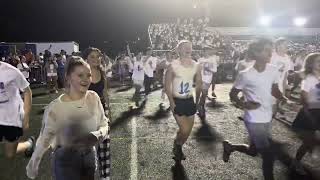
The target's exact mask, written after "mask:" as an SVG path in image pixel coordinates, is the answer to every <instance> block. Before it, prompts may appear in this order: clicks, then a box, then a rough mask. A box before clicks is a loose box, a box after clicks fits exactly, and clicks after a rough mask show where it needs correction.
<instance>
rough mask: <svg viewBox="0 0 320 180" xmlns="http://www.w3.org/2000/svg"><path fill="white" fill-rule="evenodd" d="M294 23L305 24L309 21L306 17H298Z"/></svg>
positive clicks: (297, 24)
mask: <svg viewBox="0 0 320 180" xmlns="http://www.w3.org/2000/svg"><path fill="white" fill-rule="evenodd" d="M293 23H294V25H296V26H299V27H301V26H304V25H305V24H306V23H307V19H306V18H304V17H297V18H295V19H294V20H293Z"/></svg>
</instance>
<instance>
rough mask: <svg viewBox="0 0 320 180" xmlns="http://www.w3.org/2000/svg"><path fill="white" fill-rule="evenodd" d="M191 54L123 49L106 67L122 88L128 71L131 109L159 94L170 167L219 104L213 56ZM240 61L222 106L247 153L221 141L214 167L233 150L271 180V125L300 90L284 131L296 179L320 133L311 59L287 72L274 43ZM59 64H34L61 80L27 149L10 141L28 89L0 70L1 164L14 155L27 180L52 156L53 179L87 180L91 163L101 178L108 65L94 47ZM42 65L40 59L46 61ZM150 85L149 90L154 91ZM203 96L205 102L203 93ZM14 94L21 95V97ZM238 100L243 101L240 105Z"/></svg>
mask: <svg viewBox="0 0 320 180" xmlns="http://www.w3.org/2000/svg"><path fill="white" fill-rule="evenodd" d="M192 52H193V46H192V42H191V41H189V40H181V41H179V43H178V44H177V45H176V48H174V51H168V52H167V53H165V54H162V55H160V57H155V56H153V49H152V47H150V48H147V49H146V52H145V54H143V53H142V52H139V53H137V54H136V55H134V54H133V53H132V52H131V50H130V47H129V46H127V51H126V54H125V55H122V56H120V57H117V58H116V60H115V61H113V62H116V64H118V65H119V68H118V71H119V74H120V77H119V78H120V79H119V80H121V81H122V80H123V78H124V77H121V76H122V75H121V74H122V72H123V71H124V70H125V68H124V67H125V66H126V67H128V69H129V74H130V75H131V79H132V84H133V86H134V88H135V92H134V94H133V98H132V100H133V101H134V102H135V103H136V106H139V105H140V103H139V102H140V100H141V99H145V98H147V97H148V95H149V94H150V93H151V92H152V90H153V89H155V88H157V87H160V88H163V90H162V96H163V97H164V96H165V95H166V96H167V100H168V101H169V104H170V107H169V108H170V110H171V111H172V113H173V116H174V118H175V120H176V122H177V125H178V131H177V135H176V138H175V140H174V142H173V159H174V160H175V161H176V162H178V163H180V162H181V161H182V160H185V159H186V155H185V154H184V153H183V145H184V144H185V143H186V141H187V140H188V137H189V136H190V133H191V131H192V128H193V125H194V119H195V114H196V113H197V112H198V113H199V116H200V117H202V118H203V117H205V115H206V113H207V111H206V109H205V103H206V100H207V98H208V96H209V97H210V98H211V99H216V98H219V97H217V96H216V94H215V91H214V90H215V89H214V88H215V83H216V73H217V69H218V64H219V61H220V58H219V54H218V51H217V48H216V47H215V46H210V45H206V46H204V47H203V52H201V54H202V57H201V56H200V57H197V58H193V57H192V54H193V53H192ZM244 52H245V54H244V57H243V60H241V61H239V62H238V64H237V66H236V71H237V75H236V80H235V82H234V85H233V87H232V89H231V90H230V100H231V101H232V102H233V103H234V104H235V105H236V107H238V108H241V109H243V111H244V116H243V117H242V119H243V120H244V123H245V126H246V128H247V131H248V134H249V138H250V144H249V145H246V144H233V143H231V142H230V141H228V140H225V141H223V161H225V162H228V161H229V158H230V156H231V154H232V153H233V152H234V151H239V152H243V153H246V154H248V155H250V156H256V155H257V154H258V153H259V154H261V156H262V159H263V162H262V169H263V174H264V177H265V179H273V173H272V171H273V169H272V167H273V166H272V163H273V160H274V159H275V154H274V153H273V152H272V148H271V143H270V139H271V135H272V134H271V131H270V130H271V126H272V123H271V122H272V119H273V117H275V116H277V113H278V112H279V114H281V109H282V108H283V105H284V104H295V103H294V102H292V101H291V100H289V99H290V94H291V93H293V91H295V90H296V89H297V88H298V87H301V102H300V103H302V108H301V110H300V111H299V113H298V114H297V117H296V119H295V120H294V123H293V128H294V129H295V130H297V132H298V133H299V134H301V136H302V137H303V142H302V144H301V146H300V148H299V149H298V151H297V153H296V158H295V160H294V161H293V162H292V168H294V169H295V170H296V171H298V172H299V173H301V174H303V173H305V171H304V169H303V166H302V165H301V163H300V161H301V159H302V158H303V157H304V155H305V154H306V153H307V152H310V151H311V150H312V149H313V148H314V147H315V145H317V144H318V141H319V140H318V139H317V138H316V135H315V132H316V131H318V130H319V129H320V126H319V125H320V124H319V120H320V94H319V93H320V54H319V53H307V52H304V53H303V54H302V53H301V54H299V56H297V58H296V59H299V62H300V63H297V64H295V65H292V60H291V57H290V56H289V55H288V54H287V52H288V40H286V39H284V38H279V39H277V40H276V41H275V42H273V41H272V40H270V39H266V38H257V39H255V40H253V41H251V42H250V43H249V45H248V46H247V48H246V50H245V51H244ZM64 55H65V54H63V53H61V54H60V55H54V56H52V55H50V56H49V55H48V52H47V54H46V53H45V54H44V57H43V59H44V60H43V61H44V63H45V64H47V65H46V66H45V67H47V71H46V72H47V78H48V79H50V80H51V79H55V78H63V80H62V81H61V82H64V90H63V93H62V94H61V95H60V96H59V97H58V98H56V99H55V100H53V101H52V102H51V103H50V104H49V105H48V106H47V107H46V109H45V112H44V115H43V122H42V128H41V129H40V130H39V131H40V133H39V137H38V138H37V141H36V143H35V138H33V137H31V138H30V139H28V141H26V142H20V141H19V140H20V137H21V136H22V135H23V132H24V131H25V130H26V129H28V128H29V116H30V112H31V104H32V93H31V89H30V87H29V85H30V83H29V82H28V80H27V77H26V76H25V75H24V74H23V73H22V72H24V71H22V72H20V71H19V70H18V69H17V68H15V67H14V66H12V65H10V64H8V63H6V62H0V107H1V108H0V114H2V115H3V116H2V117H3V118H2V120H1V121H0V123H1V125H0V128H1V131H0V135H1V138H4V139H5V146H6V156H7V157H8V158H12V157H13V156H14V155H15V154H16V153H19V152H25V154H26V155H27V156H29V157H30V156H31V159H30V161H29V163H28V165H27V167H26V171H27V176H28V177H29V178H31V179H34V178H35V177H37V175H38V170H39V164H40V161H41V159H42V157H43V155H44V154H45V152H46V151H47V150H48V149H49V148H51V149H52V151H53V162H54V163H53V164H52V170H53V175H54V177H55V179H57V180H62V179H94V176H95V169H96V159H98V167H99V171H100V177H101V179H108V178H110V166H111V164H110V136H109V133H110V120H111V117H110V109H111V107H110V106H109V93H108V86H109V83H110V82H109V81H108V77H110V76H109V74H110V72H112V65H110V64H111V61H112V60H110V59H109V58H108V57H107V56H106V55H105V54H104V53H102V52H101V51H100V50H99V49H97V48H88V49H86V50H85V51H83V53H82V54H81V56H79V54H74V55H72V56H68V57H64ZM45 56H49V57H48V58H47V59H46V58H45ZM21 59H24V58H23V57H22V58H21ZM40 59H41V58H40ZM45 59H46V60H45ZM107 59H108V60H107ZM23 61H24V60H22V62H23ZM59 61H61V62H63V64H64V63H65V65H66V66H65V67H64V69H63V73H62V74H61V75H59V74H60V73H61V72H58V71H57V70H56V69H57V68H58V67H59V65H57V64H58V62H59ZM39 62H40V61H39ZM108 62H109V63H110V64H108ZM122 66H123V67H122ZM52 67H53V68H52ZM155 77H157V78H156V79H157V82H158V83H155ZM290 79H294V81H292V82H294V83H295V86H294V87H295V88H294V89H293V87H291V88H290V86H289V84H290ZM29 81H30V78H29ZM53 84H54V83H53ZM158 84H160V86H158ZM53 86H56V85H55V84H54V85H53ZM210 87H211V88H212V94H208V92H210V91H209V89H210ZM143 89H144V90H143ZM53 90H54V91H55V90H56V89H53ZM20 92H23V93H22V96H21V95H20ZM240 93H241V94H242V97H239V94H240ZM111 110H112V109H111ZM19 142H20V143H19ZM95 147H96V148H95ZM71 159H72V161H71Z"/></svg>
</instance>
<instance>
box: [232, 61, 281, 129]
mask: <svg viewBox="0 0 320 180" xmlns="http://www.w3.org/2000/svg"><path fill="white" fill-rule="evenodd" d="M278 79H279V75H278V69H277V68H276V67H274V66H273V65H270V64H267V66H266V69H265V70H264V71H263V72H258V71H257V70H256V69H255V68H254V67H250V68H248V69H246V70H244V71H241V72H240V73H239V75H238V77H237V79H236V81H235V83H234V88H236V89H240V90H242V93H243V95H244V98H245V100H246V101H254V102H258V103H260V104H261V106H260V107H259V108H258V109H255V110H245V114H244V119H245V120H246V121H247V122H252V123H268V122H270V121H271V119H272V103H273V96H272V95H271V90H272V85H273V84H277V83H278Z"/></svg>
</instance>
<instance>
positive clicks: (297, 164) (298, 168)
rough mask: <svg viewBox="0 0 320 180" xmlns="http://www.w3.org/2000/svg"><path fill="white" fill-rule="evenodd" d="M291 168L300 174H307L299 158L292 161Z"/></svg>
mask: <svg viewBox="0 0 320 180" xmlns="http://www.w3.org/2000/svg"><path fill="white" fill-rule="evenodd" d="M290 168H291V169H293V170H295V171H296V172H297V173H298V174H300V175H306V174H307V172H306V171H305V170H304V168H303V166H302V164H301V163H300V162H299V161H297V160H293V161H292V162H291V165H290Z"/></svg>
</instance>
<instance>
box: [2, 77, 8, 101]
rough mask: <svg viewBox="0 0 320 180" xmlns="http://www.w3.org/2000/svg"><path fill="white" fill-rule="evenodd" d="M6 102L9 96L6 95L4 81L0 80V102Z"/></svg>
mask: <svg viewBox="0 0 320 180" xmlns="http://www.w3.org/2000/svg"><path fill="white" fill-rule="evenodd" d="M7 102H9V96H8V95H7V91H6V89H5V87H4V83H3V82H0V104H4V103H7Z"/></svg>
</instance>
